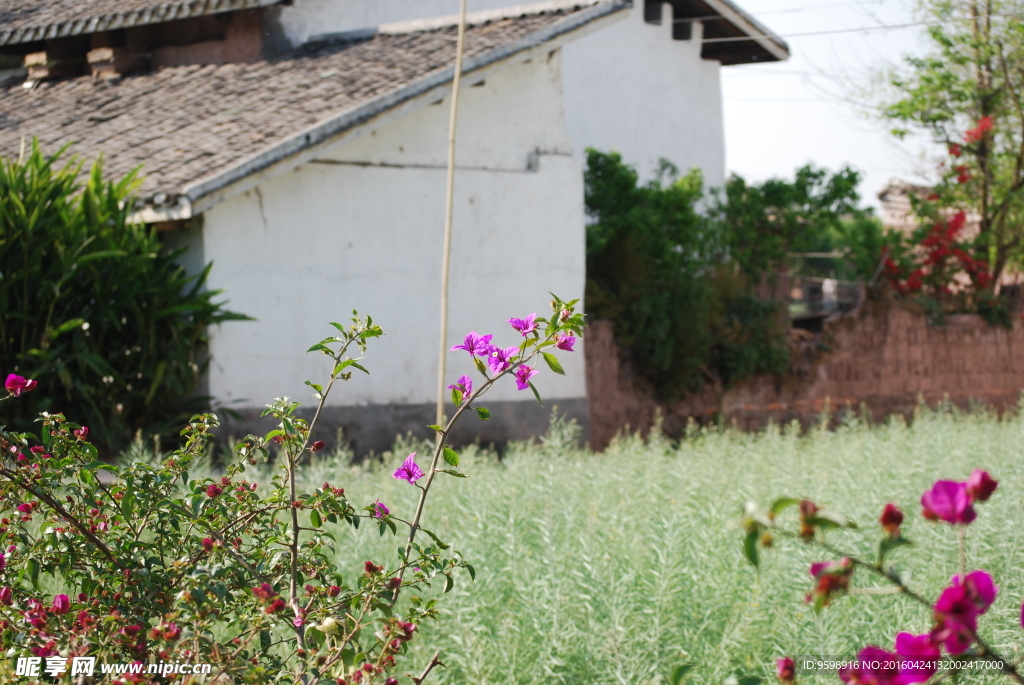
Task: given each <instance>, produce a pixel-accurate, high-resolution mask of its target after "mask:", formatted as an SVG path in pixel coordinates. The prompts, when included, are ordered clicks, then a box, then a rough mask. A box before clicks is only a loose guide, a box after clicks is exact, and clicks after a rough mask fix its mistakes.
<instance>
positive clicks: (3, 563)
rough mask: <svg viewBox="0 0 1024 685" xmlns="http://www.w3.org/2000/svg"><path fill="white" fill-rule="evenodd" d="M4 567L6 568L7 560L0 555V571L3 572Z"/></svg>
mask: <svg viewBox="0 0 1024 685" xmlns="http://www.w3.org/2000/svg"><path fill="white" fill-rule="evenodd" d="M5 566H7V558H6V557H5V556H4V555H3V554H0V571H3V570H4V567H5Z"/></svg>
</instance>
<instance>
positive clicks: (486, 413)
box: [474, 407, 491, 421]
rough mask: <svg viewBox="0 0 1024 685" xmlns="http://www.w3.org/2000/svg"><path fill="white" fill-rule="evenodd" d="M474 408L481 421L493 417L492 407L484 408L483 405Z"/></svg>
mask: <svg viewBox="0 0 1024 685" xmlns="http://www.w3.org/2000/svg"><path fill="white" fill-rule="evenodd" d="M474 409H475V410H476V415H477V416H478V417H480V420H481V421H486V420H487V419H489V418H491V410H490V409H484V408H483V407H474Z"/></svg>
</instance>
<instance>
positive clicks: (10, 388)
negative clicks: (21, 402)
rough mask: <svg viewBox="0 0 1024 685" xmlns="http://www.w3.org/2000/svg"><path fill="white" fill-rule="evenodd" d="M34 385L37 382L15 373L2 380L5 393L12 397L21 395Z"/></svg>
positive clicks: (33, 387)
mask: <svg viewBox="0 0 1024 685" xmlns="http://www.w3.org/2000/svg"><path fill="white" fill-rule="evenodd" d="M36 385H38V384H37V383H36V382H35V381H33V380H30V379H28V378H24V377H22V376H19V375H18V374H16V373H12V374H10V375H9V376H7V380H6V381H4V388H6V389H7V394H8V395H12V396H14V397H21V393H23V392H28V391H29V390H33V389H35V387H36Z"/></svg>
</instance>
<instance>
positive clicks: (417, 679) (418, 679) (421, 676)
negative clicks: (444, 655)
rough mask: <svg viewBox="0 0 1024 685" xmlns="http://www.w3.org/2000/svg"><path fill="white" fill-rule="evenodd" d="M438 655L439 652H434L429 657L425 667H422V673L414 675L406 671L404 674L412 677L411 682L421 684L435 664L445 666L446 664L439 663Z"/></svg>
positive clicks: (439, 655) (439, 654)
mask: <svg viewBox="0 0 1024 685" xmlns="http://www.w3.org/2000/svg"><path fill="white" fill-rule="evenodd" d="M440 657H441V652H434V656H433V657H431V659H430V663H429V664H427V667H426V668H424V669H423V673H420V674H419V676H418V677H417V676H414V675H413V674H412V673H406V675H407V676H409V677H410V678H412V682H414V683H416V685H422V683H423V681H424V680H426V679H427V676H428V675H430V672H431V671H433V670H434V667H435V666H441V667H442V668H447V666H445V665H444V664H443V663H441V658H440Z"/></svg>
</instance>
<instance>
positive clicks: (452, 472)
mask: <svg viewBox="0 0 1024 685" xmlns="http://www.w3.org/2000/svg"><path fill="white" fill-rule="evenodd" d="M437 472H438V473H447V474H448V475H449V476H455V477H456V478H469V476H467V475H466V474H464V473H459V472H458V471H452V470H451V469H438V471H437Z"/></svg>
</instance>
